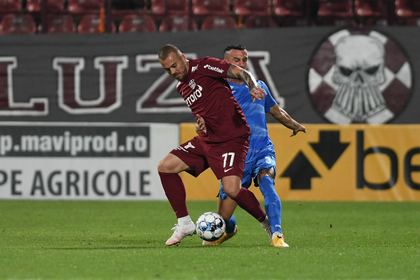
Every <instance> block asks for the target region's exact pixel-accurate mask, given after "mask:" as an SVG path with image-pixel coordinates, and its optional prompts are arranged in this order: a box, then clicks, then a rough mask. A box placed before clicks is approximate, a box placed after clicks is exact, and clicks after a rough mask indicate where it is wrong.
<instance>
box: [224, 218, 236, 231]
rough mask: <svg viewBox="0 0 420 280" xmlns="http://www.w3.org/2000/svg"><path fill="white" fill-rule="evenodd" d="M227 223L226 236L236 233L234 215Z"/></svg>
mask: <svg viewBox="0 0 420 280" xmlns="http://www.w3.org/2000/svg"><path fill="white" fill-rule="evenodd" d="M225 223H226V234H229V233H232V232H234V231H235V226H236V218H235V216H233V215H232V217H230V219H229V220H227V221H225Z"/></svg>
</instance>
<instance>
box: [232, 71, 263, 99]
mask: <svg viewBox="0 0 420 280" xmlns="http://www.w3.org/2000/svg"><path fill="white" fill-rule="evenodd" d="M226 78H233V79H238V80H242V81H243V82H244V83H245V84H246V85H247V86H248V88H249V91H250V93H251V98H252V102H254V101H255V98H257V99H258V100H261V99H264V95H267V93H266V92H265V90H264V89H262V88H260V87H259V86H258V84H257V80H256V79H255V77H254V76H253V75H252V74H251V72H249V71H247V70H245V69H243V68H241V67H239V66H237V65H234V64H232V65H231V66H230V67H229V70H228V72H227V74H226Z"/></svg>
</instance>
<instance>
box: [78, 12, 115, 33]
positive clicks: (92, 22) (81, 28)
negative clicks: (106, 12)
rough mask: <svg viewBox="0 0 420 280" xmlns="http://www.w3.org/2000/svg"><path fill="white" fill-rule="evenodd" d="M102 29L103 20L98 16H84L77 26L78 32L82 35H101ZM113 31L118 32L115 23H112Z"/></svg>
mask: <svg viewBox="0 0 420 280" xmlns="http://www.w3.org/2000/svg"><path fill="white" fill-rule="evenodd" d="M103 24H105V23H103ZM101 29H102V28H101V18H100V16H99V15H98V14H87V15H84V16H83V17H82V18H81V20H80V23H79V25H78V26H77V32H78V33H80V34H88V33H101ZM103 29H105V28H103ZM111 31H112V32H114V33H115V32H116V26H115V23H114V21H112V30H111Z"/></svg>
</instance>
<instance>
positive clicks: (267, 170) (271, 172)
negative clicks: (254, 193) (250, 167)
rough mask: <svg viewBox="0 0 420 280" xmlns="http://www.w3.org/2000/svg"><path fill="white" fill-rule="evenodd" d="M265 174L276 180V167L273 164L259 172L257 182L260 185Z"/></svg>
mask: <svg viewBox="0 0 420 280" xmlns="http://www.w3.org/2000/svg"><path fill="white" fill-rule="evenodd" d="M264 176H267V177H268V178H270V179H271V180H273V182H274V180H275V178H276V171H275V169H274V167H273V166H272V167H270V168H263V169H261V170H260V171H259V172H258V176H257V179H258V181H257V184H258V185H260V181H261V179H262V178H263V177H264Z"/></svg>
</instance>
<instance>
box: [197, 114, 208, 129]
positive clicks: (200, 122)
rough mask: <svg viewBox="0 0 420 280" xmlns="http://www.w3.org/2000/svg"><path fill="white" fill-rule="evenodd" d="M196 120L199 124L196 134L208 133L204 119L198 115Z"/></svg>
mask: <svg viewBox="0 0 420 280" xmlns="http://www.w3.org/2000/svg"><path fill="white" fill-rule="evenodd" d="M195 118H196V119H197V122H196V123H195V132H197V134H200V133H201V132H204V133H207V130H206V123H205V122H204V119H203V117H202V116H200V115H198V114H197V115H196V116H195Z"/></svg>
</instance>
